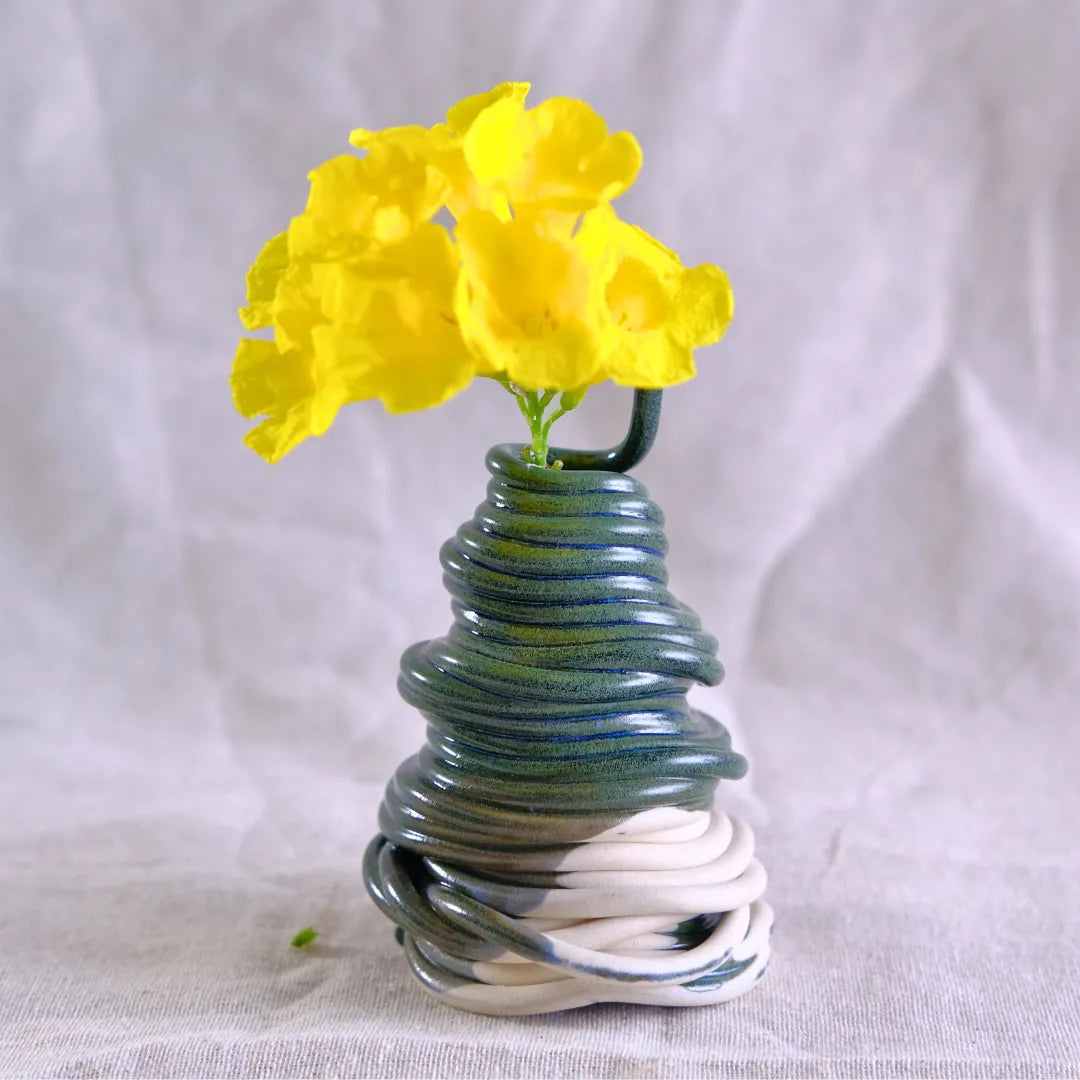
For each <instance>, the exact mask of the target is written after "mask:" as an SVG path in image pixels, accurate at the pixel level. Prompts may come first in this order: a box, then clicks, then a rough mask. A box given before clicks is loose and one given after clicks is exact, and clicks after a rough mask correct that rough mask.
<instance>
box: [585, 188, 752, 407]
mask: <svg viewBox="0 0 1080 1080" xmlns="http://www.w3.org/2000/svg"><path fill="white" fill-rule="evenodd" d="M575 239H576V241H577V243H578V244H580V245H581V247H582V249H583V250H584V252H585V253H586V257H587V258H588V259H589V260H590V262H591V264H592V265H593V266H594V267H595V268H596V269H595V271H594V276H593V287H594V289H595V290H596V292H597V293H598V294H599V296H600V304H601V306H602V308H603V311H604V319H605V323H606V325H605V328H604V331H603V336H604V345H603V347H602V355H601V359H600V366H601V367H602V369H603V370H604V372H605V373H606V376H607V377H610V378H611V379H612V380H613V381H614V382H616V383H618V384H619V385H620V386H635V387H637V388H639V389H642V390H650V389H660V388H662V387H665V386H672V385H674V384H675V383H679V382H684V381H685V380H686V379H689V378H692V377H693V376H694V374H695V367H694V353H693V350H694V349H696V348H698V347H700V346H702V345H710V344H712V343H713V342H715V341H719V340H720V338H721V337H722V336H723V334H724V332H725V331H726V330H727V327H728V323H730V322H731V316H732V310H733V301H732V295H731V287H730V286H729V284H728V279H727V275H726V274H725V273H724V272H723V270H721V269H719V267H716V266H711V265H709V264H707V263H706V264H703V265H701V266H696V267H693V268H687V267H684V266H683V265H682V263H681V262H680V261H679V257H678V256H677V255H676V254H675V252H673V251H671V250H669V249H668V248H666V247H664V245H663V244H661V243H660V242H659V241H657V240H655V239H654V238H653V237H651V236H650V235H649V234H648V233H647V232H645V230H644V229H639V228H638V227H637V226H635V225H628V224H627V223H626V222H624V221H620V220H619V218H618V216H617V215H616V214H615V211H614V210H612V209H611V208H610V207H606V206H605V207H600V208H599V209H597V210H594V211H592V212H591V213H589V214H586V215H585V218H584V220H583V222H582V225H581V228H580V230H579V231H578V234H577V236H576V238H575Z"/></svg>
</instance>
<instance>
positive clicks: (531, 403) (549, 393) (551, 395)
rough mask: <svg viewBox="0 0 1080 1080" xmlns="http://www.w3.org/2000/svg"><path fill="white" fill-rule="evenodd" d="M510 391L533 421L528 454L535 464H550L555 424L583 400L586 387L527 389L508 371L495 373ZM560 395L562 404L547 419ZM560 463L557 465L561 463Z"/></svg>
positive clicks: (529, 422)
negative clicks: (551, 438)
mask: <svg viewBox="0 0 1080 1080" xmlns="http://www.w3.org/2000/svg"><path fill="white" fill-rule="evenodd" d="M491 378H493V379H495V381H496V382H498V383H499V384H500V385H501V386H502V387H503V388H504V389H505V390H507V392H509V393H511V394H513V395H514V400H515V401H516V402H517V405H518V408H519V409H520V410H521V415H522V416H524V417H525V422H526V423H527V424H528V425H529V432H530V434H531V435H532V445H531V446H528V447H526V448H525V457H526V459H527V460H531V461H532V463H533V464H534V465H543V466H544V467H548V464H547V459H548V435H549V434H550V432H551V425H552V424H554V423H555V421H556V420H558V419H559V418H560V417H562V416H565V415H566V414H567V413H568V412H570V410H571V409H576V408H577V407H578V405H580V404H581V400H582V398H584V396H585V391H584V390H580V391H564V392H563V393H562V394H561V396H560V393H559V391H558V390H525V389H523V388H522V387H520V386H517V385H515V384H514V383H512V382H511V381H510V380H509V379H508V378H507V377H506V376H505V375H502V374H499V375H492V376H491ZM556 397H558V398H559V405H558V408H556V410H555V411H554V412H553V413H552V414H551V416H549V417H548V418H547V419H546V420H545V419H544V413H545V412H547V410H548V409H549V408H550V407H551V404H552V403H553V402H554V401H555V399H556ZM557 465H558V463H557V464H556V466H553V467H557Z"/></svg>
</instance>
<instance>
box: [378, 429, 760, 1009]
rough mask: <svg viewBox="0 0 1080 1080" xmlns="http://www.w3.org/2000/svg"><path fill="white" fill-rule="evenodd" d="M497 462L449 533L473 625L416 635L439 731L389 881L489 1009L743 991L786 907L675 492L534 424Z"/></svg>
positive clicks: (388, 906) (397, 804)
mask: <svg viewBox="0 0 1080 1080" xmlns="http://www.w3.org/2000/svg"><path fill="white" fill-rule="evenodd" d="M487 466H488V469H489V472H490V473H491V481H490V482H489V485H488V497H487V500H486V501H485V502H484V503H483V504H482V505H481V506H479V507H478V508H477V511H476V514H475V516H474V517H473V519H472V520H471V521H469V522H467V523H465V524H464V525H462V526H461V528H460V529H459V530H458V532H457V535H456V536H455V537H454V538H453V539H451V540H450V541H448V542H447V543H446V544H445V545H444V546H443V549H442V552H441V560H442V564H443V568H444V571H445V578H444V580H445V583H446V586H447V588H448V590H449V592H450V594H451V598H452V600H451V605H452V610H453V613H454V625H453V627H452V628H451V630H450V631H449V633H448V634H447V635H446V636H445V637H444V638H439V639H437V640H435V641H428V642H421V643H419V644H417V645H415V646H413V647H411V648H410V649H408V650H407V651H406V653H405V654H404V656H403V657H402V670H401V678H400V682H399V686H400V690H401V693H402V695H403V697H404V698H405V700H406V701H408V702H410V703H411V704H413V705H415V706H416V707H417V708H418V709H420V710H421V711H422V712H423V714H424V716H425V718H426V719H427V721H428V724H429V727H428V740H427V745H426V746H425V747H423V748H422V749H421V751H420V752H419V753H418V754H417V755H415V756H413V757H412V758H409V759H408V760H407V761H406V762H404V763H403V765H402V766H401V767H400V768H399V770H398V771H397V773H396V775H395V776H394V778H393V780H392V781H391V783H390V785H389V787H388V789H387V793H386V798H385V800H384V802H383V805H382V808H381V811H380V816H379V826H380V829H381V832H382V836H381V837H378V838H377V839H376V840H375V841H374V842H373V844H372V846H371V848H370V849H369V851H368V855H367V858H366V862H365V876H366V880H367V883H368V888H369V891H370V893H371V895H372V896H373V898H374V899H375V901H376V903H378V904H379V906H380V907H381V908H382V909H383V910H384V911H385V912H386V913H387V914H388V915H389V916H390V917H391V918H392V919H394V921H395V922H397V923H398V925H399V927H401V929H402V930H403V932H404V936H403V941H404V944H405V946H406V952H407V954H408V956H409V960H410V963H411V964H412V966H413V969H414V971H416V973H417V975H418V976H419V977H420V978H421V981H422V982H423V983H424V985H425V986H427V987H428V988H429V989H431V990H434V991H436V992H439V993H442V994H445V995H446V997H447V1000H448V1001H449V1002H450V1003H452V1004H457V1005H461V1006H462V1007H465V1008H472V1009H476V1010H477V1011H484V1012H539V1011H545V1010H548V1009H558V1008H569V1007H573V1006H575V1005H580V1004H587V1003H588V1002H590V1001H598V1000H613V999H618V1000H634V1001H638V1000H651V1001H657V1002H659V1003H665V1004H691V1003H692V1004H698V1003H704V1002H705V1001H708V1000H717V999H722V998H724V997H729V996H733V994H734V993H737V992H739V991H740V990H741V989H745V988H746V987H747V986H748V985H750V984H751V983H752V981H753V979H754V978H756V977H757V975H759V974H760V973H761V971H763V970H764V964H765V962H766V959H767V938H768V926H769V924H770V923H771V913H770V912H769V911H768V908H767V906H766V905H764V904H762V903H760V897H761V894H762V892H763V890H764V883H765V875H764V871H763V870H762V868H761V866H760V864H759V863H758V862H757V861H756V860H755V859H754V858H753V841H752V837H751V836H750V833H749V830H748V829H746V828H745V827H744V826H741V825H738V824H737V823H736V824H734V825H733V824H732V823H731V822H730V821H729V820H728V819H727V817H726V816H725V815H723V814H722V813H719V812H715V813H714V812H713V810H712V806H713V799H714V794H715V791H716V786H717V783H718V781H719V780H720V779H737V778H739V777H741V776H742V775H743V774H744V773H745V771H746V762H745V759H743V758H742V756H741V755H739V754H737V753H735V752H734V751H733V750H732V748H731V740H730V737H729V735H728V733H727V731H726V730H725V729H724V727H723V726H722V725H721V724H719V723H718V722H717V721H716V720H714V719H713V718H712V717H710V716H707V715H706V714H704V713H702V712H700V711H698V710H695V709H693V708H691V707H690V706H689V705H688V703H687V699H686V693H687V691H688V690H689V688H690V687H691V686H692V685H693V684H694V683H695V682H700V683H705V684H708V685H712V684H714V683H717V682H719V681H720V679H721V678H722V674H723V672H722V668H721V667H720V664H719V663H718V662H717V660H716V641H715V639H713V638H712V637H711V636H710V635H708V634H706V633H704V632H703V631H702V629H701V626H700V622H699V620H698V618H697V616H696V615H695V614H694V613H693V612H692V611H691V610H690V609H689V608H687V607H686V606H685V605H683V604H681V603H679V601H678V600H677V599H676V598H675V597H674V596H673V595H672V594H671V593H670V592H669V591H668V589H667V570H666V567H665V563H664V556H665V554H666V551H667V541H666V538H665V536H664V531H663V514H662V512H661V511H660V509H659V507H657V506H656V504H655V503H653V502H652V501H651V500H650V499H649V497H648V493H647V492H646V490H645V488H644V487H643V485H641V484H640V483H639V482H638V481H636V480H634V479H633V478H631V477H628V476H625V475H622V474H619V473H612V472H602V471H585V470H574V471H558V470H551V469H541V468H538V467H536V466H533V465H528V464H526V463H525V462H524V461H523V460H522V458H521V456H520V448H518V447H512V446H501V447H496V448H494V449H493V450H492V451H491V452H490V453H489V454H488V457H487ZM553 920H554V921H553ZM642 920H644V921H642ZM586 926H587V929H583V927H586ZM582 935H584V936H583V937H582ZM509 971H512V972H513V974H512V975H508V974H507V972H509ZM508 978H509V979H510V980H511V981H510V982H507V979H508ZM688 988H689V989H688Z"/></svg>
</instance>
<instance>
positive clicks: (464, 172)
mask: <svg viewBox="0 0 1080 1080" xmlns="http://www.w3.org/2000/svg"><path fill="white" fill-rule="evenodd" d="M528 92H529V84H528V83H513V82H507V83H500V84H499V85H498V86H496V87H494V88H493V89H491V90H488V91H487V92H486V93H483V94H474V95H473V96H472V97H467V98H464V99H463V100H462V101H459V102H458V103H457V104H456V105H454V106H452V107H451V108H450V109H449V110H448V112H447V114H446V123H445V124H436V125H435V126H434V127H431V128H424V127H420V126H418V125H413V126H410V127H393V128H386V129H384V130H383V131H368V130H366V129H365V128H357V129H356V130H355V131H353V132H352V134H351V135H350V136H349V142H351V143H352V145H353V146H356V147H358V148H360V149H362V150H368V151H370V153H371V155H372V156H376V155H387V154H389V153H391V152H393V151H395V150H396V151H397V152H398V153H403V154H405V155H407V156H408V157H410V158H411V159H413V160H420V161H423V162H425V163H426V165H427V166H428V168H429V169H431V170H432V172H433V173H434V174H436V175H437V176H439V177H440V178H441V181H442V184H443V192H442V194H443V196H444V199H445V202H446V205H447V207H448V208H449V210H450V212H451V213H452V214H453V215H454V217H455V218H461V217H462V215H463V214H465V213H467V212H468V211H469V210H471V209H474V208H475V209H481V210H491V211H493V212H494V213H496V214H497V215H498V216H499V217H500V218H502V219H503V220H506V219H508V218H509V217H510V212H509V209H508V207H507V204H506V199H505V197H503V196H502V195H500V194H499V193H498V192H496V191H494V190H492V189H490V188H485V187H483V186H482V185H481V184H479V183H478V182H477V180H476V177H474V176H473V174H472V173H471V172H470V171H469V168H468V165H467V164H466V161H465V153H464V150H463V147H462V136H464V135H465V134H466V133H467V132H468V130H469V128H470V127H471V126H472V124H473V122H474V121H475V120H476V118H477V117H478V116H479V115H480V114H481V113H482V112H484V110H486V109H488V108H489V107H490V106H491V105H493V104H495V103H496V102H499V101H510V102H515V101H516V102H519V103H520V102H524V101H525V96H526V95H527V94H528ZM365 160H367V159H365ZM436 209H438V208H437V207H436ZM432 213H434V211H432ZM429 216H430V215H429Z"/></svg>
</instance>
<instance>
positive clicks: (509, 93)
mask: <svg viewBox="0 0 1080 1080" xmlns="http://www.w3.org/2000/svg"><path fill="white" fill-rule="evenodd" d="M530 89H532V86H531V84H530V83H527V82H504V83H499V85H498V86H495V87H492V89H490V90H488V91H486V92H485V93H483V94H473V95H472V96H471V97H467V98H462V100H461V101H459V102H458V103H457V104H456V105H452V106H451V107H450V109H449V110H448V111H447V113H446V123H447V124H448V125H449V127H450V130H451V131H453V132H454V134H455V135H464V134H465V133H466V132H467V131H468V130H469V128H470V127H471V126H472V124H473V121H475V120H476V118H477V117H478V116H479V115H480V114H481V113H482V112H483V111H484V110H485V109H487V108H488V107H489V106H491V105H494V104H495V103H496V102H498V101H502V100H504V99H506V98H509V99H511V100H513V101H516V102H518V104H520V105H524V104H525V98H526V97H527V96H528V93H529V90H530Z"/></svg>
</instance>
